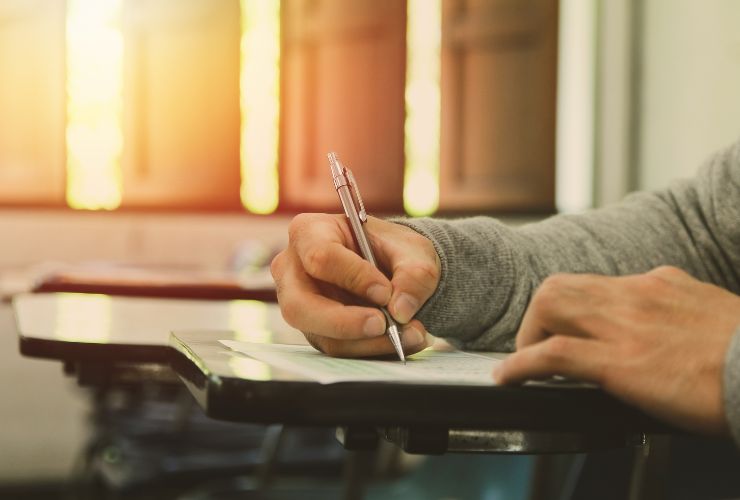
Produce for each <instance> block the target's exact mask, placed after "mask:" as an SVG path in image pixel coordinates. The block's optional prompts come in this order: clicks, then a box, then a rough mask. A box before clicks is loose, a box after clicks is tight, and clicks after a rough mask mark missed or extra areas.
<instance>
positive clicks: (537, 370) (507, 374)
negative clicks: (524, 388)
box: [493, 335, 609, 384]
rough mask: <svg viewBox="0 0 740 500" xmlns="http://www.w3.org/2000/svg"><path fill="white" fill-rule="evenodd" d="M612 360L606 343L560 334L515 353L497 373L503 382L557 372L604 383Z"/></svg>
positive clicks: (541, 377) (504, 362)
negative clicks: (607, 367) (606, 371)
mask: <svg viewBox="0 0 740 500" xmlns="http://www.w3.org/2000/svg"><path fill="white" fill-rule="evenodd" d="M608 361H609V360H608V356H607V352H606V350H605V348H604V346H603V344H602V343H599V342H598V341H595V340H591V339H583V338H576V337H566V336H561V335H556V336H553V337H550V338H548V339H547V340H544V341H542V342H539V343H537V344H534V345H531V346H529V347H525V348H524V349H522V350H521V351H517V352H515V353H514V354H511V355H510V356H508V357H507V358H506V359H505V360H504V361H503V362H502V363H501V364H500V365H498V366H497V367H496V368H495V371H494V374H493V377H494V380H495V381H496V383H499V384H512V383H520V382H524V381H526V380H538V379H545V378H548V377H551V376H554V375H561V376H565V377H568V378H573V379H577V380H582V381H586V382H594V383H597V384H602V383H603V382H604V373H605V370H606V368H605V367H606V366H607V363H608Z"/></svg>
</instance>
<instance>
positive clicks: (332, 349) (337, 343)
mask: <svg viewBox="0 0 740 500" xmlns="http://www.w3.org/2000/svg"><path fill="white" fill-rule="evenodd" d="M305 336H306V339H307V340H308V342H309V343H310V344H311V345H312V346H313V347H315V348H316V349H318V350H319V351H321V352H323V353H324V354H328V355H329V356H334V357H341V358H361V357H370V356H384V355H389V356H394V357H395V356H396V350H395V349H394V348H393V344H391V341H390V339H389V338H388V336H387V335H381V336H379V337H375V338H370V339H360V340H345V339H334V338H329V337H326V336H323V335H316V334H312V333H306V334H305ZM401 345H402V346H403V352H404V354H405V355H406V356H410V355H412V354H414V353H417V352H419V351H421V350H423V349H425V348H427V347H428V346H429V345H431V338H430V336H429V335H428V333H427V332H426V330H425V329H424V326H423V325H422V324H421V323H420V322H419V321H417V320H413V321H412V322H411V323H409V324H408V325H405V326H404V328H403V331H402V332H401Z"/></svg>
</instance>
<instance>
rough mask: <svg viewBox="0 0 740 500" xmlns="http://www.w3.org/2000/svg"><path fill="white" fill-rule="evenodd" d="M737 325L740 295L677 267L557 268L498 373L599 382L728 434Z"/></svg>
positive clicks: (506, 378)
mask: <svg viewBox="0 0 740 500" xmlns="http://www.w3.org/2000/svg"><path fill="white" fill-rule="evenodd" d="M738 325H740V297H739V296H737V295H733V294H732V293H730V292H728V291H726V290H724V289H722V288H718V287H716V286H713V285H709V284H706V283H702V282H700V281H697V280H696V279H694V278H692V277H691V276H689V275H688V274H686V273H684V272H683V271H681V270H678V269H676V268H671V267H661V268H658V269H655V270H653V271H651V272H649V273H646V274H642V275H634V276H625V277H617V278H614V277H604V276H594V275H555V276H552V277H550V278H548V279H547V280H545V281H544V283H543V284H542V285H541V287H540V288H539V289H538V290H537V292H536V293H535V294H534V296H533V298H532V301H531V303H530V305H529V308H528V309H527V312H526V313H525V315H524V319H523V320H522V325H521V327H520V329H519V333H518V335H517V352H516V353H514V354H512V355H511V356H509V357H508V358H507V359H506V361H505V362H503V363H502V364H501V365H500V367H499V368H498V369H497V370H496V372H495V373H494V378H495V379H496V380H497V381H498V382H499V383H516V382H522V381H525V380H527V379H541V378H546V377H549V376H551V375H563V376H566V377H571V378H575V379H579V380H585V381H591V382H595V383H597V384H599V385H600V386H601V387H602V388H603V389H604V390H606V391H607V392H609V393H611V394H613V395H615V396H616V397H618V398H620V399H622V400H623V401H625V402H627V403H630V404H633V405H636V406H637V407H639V408H641V409H642V410H644V411H645V412H647V413H650V414H652V415H653V416H656V417H658V418H660V419H663V420H665V421H668V422H670V423H672V424H675V425H678V426H680V427H684V428H686V429H689V430H693V431H699V432H706V433H713V434H726V433H727V431H728V428H727V422H726V418H725V415H724V404H723V399H722V372H723V367H724V362H725V354H726V353H727V350H728V348H729V343H730V340H731V338H732V335H733V333H734V332H735V331H736V329H737V327H738Z"/></svg>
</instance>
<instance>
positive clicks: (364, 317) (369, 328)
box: [271, 248, 385, 339]
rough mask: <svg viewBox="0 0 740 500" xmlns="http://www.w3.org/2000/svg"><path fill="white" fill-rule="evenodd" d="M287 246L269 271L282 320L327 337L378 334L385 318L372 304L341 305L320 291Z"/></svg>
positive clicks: (356, 336) (359, 336)
mask: <svg viewBox="0 0 740 500" xmlns="http://www.w3.org/2000/svg"><path fill="white" fill-rule="evenodd" d="M297 262H298V257H297V256H296V255H295V254H294V251H293V250H292V249H291V248H288V249H287V250H285V251H284V252H282V253H281V254H280V255H278V256H277V257H275V259H274V260H273V263H272V267H271V270H272V274H273V277H274V278H275V283H276V284H277V296H278V302H279V303H280V309H281V311H282V313H283V317H284V318H285V321H287V322H288V324H289V325H291V326H293V327H295V328H297V329H299V330H301V331H302V332H318V333H320V334H321V335H323V336H326V337H330V338H337V339H339V338H343V339H362V338H367V337H376V336H379V335H382V334H383V332H384V331H385V317H384V316H383V313H381V312H380V311H379V310H378V309H376V308H374V307H362V306H355V305H345V304H343V303H341V302H337V301H335V300H333V299H331V298H329V297H326V296H325V295H323V294H322V292H321V290H320V289H319V288H318V286H317V283H316V282H314V281H313V280H312V279H311V278H310V277H309V276H308V275H307V274H306V273H305V272H304V271H303V270H302V269H301V268H300V267H299V266H298V265H296V264H297Z"/></svg>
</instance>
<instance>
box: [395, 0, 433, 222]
mask: <svg viewBox="0 0 740 500" xmlns="http://www.w3.org/2000/svg"><path fill="white" fill-rule="evenodd" d="M441 31H442V4H441V0H408V26H407V32H406V50H407V69H406V124H405V136H406V139H405V150H406V151H405V153H406V171H405V176H404V184H403V186H404V187H403V203H404V208H405V209H406V212H407V213H408V214H409V215H413V216H420V215H429V214H431V213H433V212H434V211H435V210H436V209H437V206H438V204H439V139H440V56H441V54H440V44H441V36H442V33H441Z"/></svg>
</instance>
